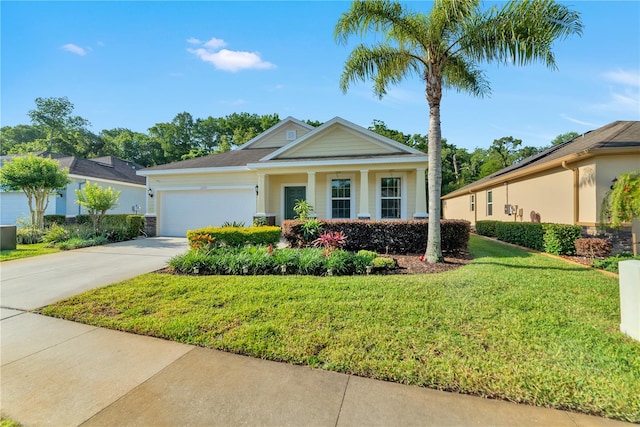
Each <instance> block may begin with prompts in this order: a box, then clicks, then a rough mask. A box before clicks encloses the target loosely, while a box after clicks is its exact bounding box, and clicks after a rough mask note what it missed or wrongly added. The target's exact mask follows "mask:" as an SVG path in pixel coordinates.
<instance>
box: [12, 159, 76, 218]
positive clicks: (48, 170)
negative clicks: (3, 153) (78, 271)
mask: <svg viewBox="0 0 640 427" xmlns="http://www.w3.org/2000/svg"><path fill="white" fill-rule="evenodd" d="M69 182H70V181H69V178H68V176H67V171H66V170H62V169H60V164H59V163H58V162H57V161H55V160H53V159H51V158H44V157H36V156H34V155H32V154H31V155H28V156H21V157H14V158H13V159H12V160H10V161H9V162H8V163H6V164H5V165H4V166H3V167H2V169H0V187H2V188H3V189H5V190H10V191H20V190H22V191H23V192H24V194H25V195H26V196H27V201H28V203H29V211H30V212H31V223H32V224H33V226H34V227H36V228H40V229H42V228H43V227H44V212H45V211H46V210H47V207H48V206H49V196H50V195H51V194H52V193H53V192H55V191H56V190H62V189H64V188H65V186H66V185H67V184H68V183H69Z"/></svg>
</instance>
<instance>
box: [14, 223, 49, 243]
mask: <svg viewBox="0 0 640 427" xmlns="http://www.w3.org/2000/svg"><path fill="white" fill-rule="evenodd" d="M43 234H44V233H43V231H42V230H41V229H39V228H37V227H19V228H17V229H16V242H17V243H19V244H21V245H33V244H36V243H42V237H43Z"/></svg>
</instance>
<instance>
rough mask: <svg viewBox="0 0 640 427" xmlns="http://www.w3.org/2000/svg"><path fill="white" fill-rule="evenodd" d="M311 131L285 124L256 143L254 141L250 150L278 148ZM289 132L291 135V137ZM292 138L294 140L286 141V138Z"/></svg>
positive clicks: (294, 124)
mask: <svg viewBox="0 0 640 427" xmlns="http://www.w3.org/2000/svg"><path fill="white" fill-rule="evenodd" d="M310 131H311V130H310V129H307V128H304V127H302V126H300V125H298V124H297V123H287V124H285V125H284V126H281V127H280V128H278V129H277V131H275V132H273V133H271V134H269V135H266V136H264V137H263V138H261V139H260V140H258V141H255V143H254V144H252V145H251V148H280V147H284V146H285V145H287V144H289V143H291V141H294V140H295V139H298V138H300V137H302V136H304V135H306V134H307V133H309V132H310ZM291 132H293V134H292V135H291ZM288 136H289V137H291V136H292V137H293V138H294V139H287V137H288Z"/></svg>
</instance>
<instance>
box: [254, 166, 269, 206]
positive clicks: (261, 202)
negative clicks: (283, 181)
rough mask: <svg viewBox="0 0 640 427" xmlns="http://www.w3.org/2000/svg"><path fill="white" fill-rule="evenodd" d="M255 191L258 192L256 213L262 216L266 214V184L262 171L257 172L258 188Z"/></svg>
mask: <svg viewBox="0 0 640 427" xmlns="http://www.w3.org/2000/svg"><path fill="white" fill-rule="evenodd" d="M256 191H257V193H258V194H257V195H256V215H257V216H264V215H266V214H267V204H266V200H267V198H266V195H267V186H266V179H265V174H264V173H258V188H257V190H256Z"/></svg>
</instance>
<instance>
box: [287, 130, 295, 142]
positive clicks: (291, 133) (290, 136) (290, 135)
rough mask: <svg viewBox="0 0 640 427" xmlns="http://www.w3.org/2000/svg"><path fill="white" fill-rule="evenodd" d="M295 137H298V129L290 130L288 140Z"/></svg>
mask: <svg viewBox="0 0 640 427" xmlns="http://www.w3.org/2000/svg"><path fill="white" fill-rule="evenodd" d="M294 139H296V131H295V130H288V131H287V141H293V140H294Z"/></svg>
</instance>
